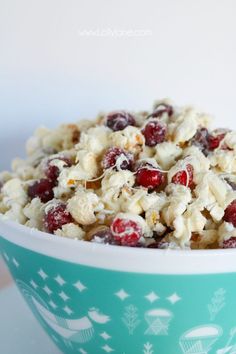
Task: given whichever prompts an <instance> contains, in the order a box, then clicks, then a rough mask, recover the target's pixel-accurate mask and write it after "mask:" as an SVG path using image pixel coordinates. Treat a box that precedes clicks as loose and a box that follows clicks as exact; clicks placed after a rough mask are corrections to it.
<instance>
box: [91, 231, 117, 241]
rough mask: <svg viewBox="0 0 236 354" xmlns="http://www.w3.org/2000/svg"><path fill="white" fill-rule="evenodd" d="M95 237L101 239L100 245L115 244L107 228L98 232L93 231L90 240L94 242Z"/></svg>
mask: <svg viewBox="0 0 236 354" xmlns="http://www.w3.org/2000/svg"><path fill="white" fill-rule="evenodd" d="M95 237H98V238H99V239H101V240H102V243H109V244H115V242H114V239H113V236H112V233H111V230H110V228H109V227H106V228H102V229H100V230H97V231H95V232H94V233H93V234H92V237H91V240H94V239H95ZM91 240H90V241H91Z"/></svg>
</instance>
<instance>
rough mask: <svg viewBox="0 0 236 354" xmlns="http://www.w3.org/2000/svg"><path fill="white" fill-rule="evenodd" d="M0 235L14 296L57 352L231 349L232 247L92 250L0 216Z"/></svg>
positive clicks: (234, 342) (195, 353) (235, 299)
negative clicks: (15, 290)
mask: <svg viewBox="0 0 236 354" xmlns="http://www.w3.org/2000/svg"><path fill="white" fill-rule="evenodd" d="M0 235H1V237H0V249H1V253H2V256H3V258H4V260H5V262H6V264H7V266H8V268H9V270H10V272H11V274H12V276H13V278H14V280H15V282H16V284H17V286H18V288H19V290H20V292H21V294H22V296H23V297H24V298H25V300H26V302H27V303H28V305H29V307H30V308H31V310H32V311H33V313H34V315H35V317H36V318H37V319H38V321H39V322H40V323H41V325H42V326H43V328H44V329H45V331H46V332H47V333H48V335H49V336H50V337H51V338H52V340H53V341H54V342H55V343H56V345H57V346H58V347H59V348H60V349H61V351H62V352H63V353H66V354H75V353H76V354H78V353H79V354H100V353H101V354H102V353H103V354H105V353H114V354H115V353H118V354H123V353H125V354H208V353H209V354H216V353H217V354H223V353H230V354H233V353H236V316H235V308H236V250H202V251H199V250H194V251H182V250H181V251H180V250H156V249H139V248H127V247H118V246H110V245H102V244H94V243H89V242H84V241H75V240H70V239H65V238H60V237H58V236H54V235H49V234H46V233H43V232H40V231H37V230H33V229H29V228H27V227H25V226H22V225H18V224H16V223H14V222H10V221H6V220H5V219H4V218H2V217H1V220H0ZM9 316H11V309H10V308H9Z"/></svg>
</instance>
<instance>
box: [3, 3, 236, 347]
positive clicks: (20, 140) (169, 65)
mask: <svg viewBox="0 0 236 354" xmlns="http://www.w3.org/2000/svg"><path fill="white" fill-rule="evenodd" d="M235 19H236V1H235V0H142V1H140V0H128V1H127V0H116V1H114V0H98V1H95V0H93V1H92V0H21V1H19V0H0V123H1V125H0V170H2V169H4V168H8V167H9V166H10V160H11V159H12V158H13V157H14V156H16V155H20V156H23V152H24V141H25V139H26V138H27V136H29V135H30V134H32V132H33V130H34V129H35V128H36V127H37V126H39V125H46V126H49V127H53V126H56V125H57V124H59V123H60V122H63V121H67V122H69V121H74V120H77V119H79V118H80V117H83V118H90V117H91V118H93V117H94V116H95V115H96V113H97V112H98V111H101V110H110V109H116V108H127V109H149V108H150V107H151V106H152V103H153V100H154V99H157V98H162V97H166V96H168V97H171V98H172V99H174V100H175V101H176V103H179V104H185V103H187V104H189V103H193V104H195V105H197V106H198V107H200V108H202V109H203V110H206V111H207V112H211V113H212V114H213V115H214V116H215V117H216V123H215V125H216V126H233V125H235V107H236V104H235V103H236V90H235V83H236V40H235V38H236V20H235ZM83 30H87V31H89V30H95V31H97V33H98V34H99V32H100V33H101V32H102V31H104V30H105V31H107V30H110V31H113V33H114V31H125V30H132V31H136V30H147V31H149V33H150V35H147V36H124V35H123V36H118V37H114V36H98V35H97V36H81V35H80V31H83ZM0 272H1V269H0ZM11 289H12V290H11ZM21 301H22V300H20V298H18V295H17V293H16V292H15V290H14V289H13V288H6V290H5V292H2V293H0V315H1V316H2V317H1V318H3V317H4V318H6V319H7V321H6V322H3V321H2V320H1V326H0V332H1V336H0V338H1V343H2V346H3V347H4V354H15V353H16V351H17V354H28V353H26V350H28V349H29V348H30V349H29V350H30V352H35V353H36V348H38V350H39V352H40V354H47V353H48V350H49V352H50V354H52V353H54V352H55V353H56V352H57V350H55V348H54V347H53V344H50V342H49V341H48V340H47V338H46V337H45V335H44V334H43V333H42V332H41V331H40V329H39V327H38V325H37V323H36V322H35V321H34V319H33V317H32V315H31V314H30V313H29V311H27V310H26V308H25V305H24V304H23V302H21ZM8 302H9V304H8ZM13 304H14V307H13ZM9 308H12V311H13V313H12V314H11V316H10V317H9V316H8V315H7V314H8V313H9V311H8V310H7V309H9ZM14 314H15V317H14ZM21 318H24V321H23V320H22V319H21ZM11 321H12V322H11ZM34 333H35V336H34ZM29 336H30V337H31V339H30V340H29V339H28V337H29ZM10 337H11V339H9V338H10ZM20 343H21V344H20ZM39 343H41V345H39ZM26 346H27V348H28V349H25V348H26ZM3 347H1V348H3ZM16 347H17V349H16Z"/></svg>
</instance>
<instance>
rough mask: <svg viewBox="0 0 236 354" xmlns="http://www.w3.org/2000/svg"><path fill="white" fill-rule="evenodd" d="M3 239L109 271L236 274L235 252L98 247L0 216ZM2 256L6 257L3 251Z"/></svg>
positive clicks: (49, 254)
mask: <svg viewBox="0 0 236 354" xmlns="http://www.w3.org/2000/svg"><path fill="white" fill-rule="evenodd" d="M0 237H2V238H3V239H6V240H7V241H9V242H11V243H14V244H16V245H17V246H20V247H23V248H25V249H28V250H30V251H33V252H36V253H40V254H43V255H46V256H49V257H53V258H57V259H59V260H63V261H67V262H71V263H76V264H80V265H85V266H90V267H96V268H102V269H106V270H113V271H123V272H135V273H148V274H172V275H176V274H186V275H187V274H217V273H231V272H236V249H208V250H170V249H164V250H161V249H151V248H149V249H146V248H135V247H134V248H131V247H119V246H113V245H106V244H98V243H93V242H87V241H79V240H73V239H69V238H64V237H59V236H57V235H52V234H48V233H46V232H42V231H39V230H36V229H32V228H28V227H26V226H24V225H21V224H18V223H17V222H14V221H10V220H8V219H6V218H5V217H4V215H3V216H2V215H0ZM0 251H1V243H0ZM2 253H3V257H4V249H2Z"/></svg>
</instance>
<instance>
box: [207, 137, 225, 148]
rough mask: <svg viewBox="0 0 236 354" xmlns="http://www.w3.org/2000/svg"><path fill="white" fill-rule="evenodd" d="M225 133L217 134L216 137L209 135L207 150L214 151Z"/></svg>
mask: <svg viewBox="0 0 236 354" xmlns="http://www.w3.org/2000/svg"><path fill="white" fill-rule="evenodd" d="M225 134H226V133H222V134H218V135H209V136H208V149H209V150H211V151H212V150H215V149H216V148H218V147H219V145H220V142H221V141H222V140H223V139H224V137H225Z"/></svg>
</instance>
